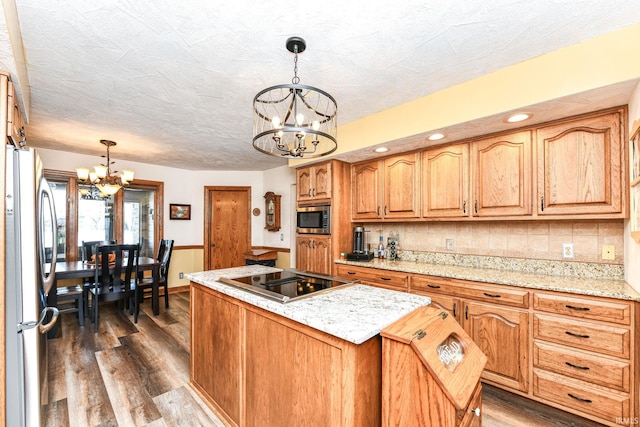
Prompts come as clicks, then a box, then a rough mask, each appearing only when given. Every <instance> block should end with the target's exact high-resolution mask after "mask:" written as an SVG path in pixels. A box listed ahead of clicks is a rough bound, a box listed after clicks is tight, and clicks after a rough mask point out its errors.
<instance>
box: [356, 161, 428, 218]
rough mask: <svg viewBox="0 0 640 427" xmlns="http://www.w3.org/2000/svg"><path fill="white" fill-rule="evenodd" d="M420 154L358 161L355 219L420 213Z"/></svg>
mask: <svg viewBox="0 0 640 427" xmlns="http://www.w3.org/2000/svg"><path fill="white" fill-rule="evenodd" d="M419 165H420V154H419V153H410V154H403V155H399V156H393V157H388V158H386V159H384V160H374V161H370V162H365V163H358V164H355V165H353V166H352V169H351V192H352V195H351V200H352V210H351V216H352V219H353V220H354V221H360V220H380V219H390V220H396V219H409V218H418V217H419V216H420V168H419Z"/></svg>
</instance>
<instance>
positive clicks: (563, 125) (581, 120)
mask: <svg viewBox="0 0 640 427" xmlns="http://www.w3.org/2000/svg"><path fill="white" fill-rule="evenodd" d="M625 121H626V109H625V108H622V107H621V108H616V109H611V110H606V111H604V112H598V113H593V114H588V115H583V116H580V117H577V118H574V119H571V120H567V121H561V122H558V123H555V124H551V125H549V126H544V127H540V128H537V129H536V131H535V135H536V137H535V139H536V149H537V169H538V170H537V176H538V179H537V188H538V200H537V203H536V204H537V213H538V215H540V216H551V215H581V216H583V215H585V216H589V217H607V218H624V217H626V215H627V213H626V198H625V197H626V188H627V183H626V178H625V170H626V158H627V157H626V151H625V149H624V147H625V142H624V141H625V137H624V131H625V129H626V126H625V125H624V123H625Z"/></svg>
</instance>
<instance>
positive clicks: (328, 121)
mask: <svg viewBox="0 0 640 427" xmlns="http://www.w3.org/2000/svg"><path fill="white" fill-rule="evenodd" d="M286 47H287V50H288V51H289V52H292V53H293V54H294V55H295V57H294V60H293V61H294V67H293V79H291V84H282V85H278V86H272V87H269V88H266V89H264V90H262V91H260V92H258V94H257V95H256V96H255V98H253V147H254V148H255V149H256V150H258V151H261V152H263V153H265V154H269V155H272V156H278V157H285V158H300V157H307V158H314V157H320V156H326V155H327V154H330V153H333V152H334V151H335V150H336V149H337V148H338V143H337V141H336V135H337V127H338V123H337V118H338V105H337V104H336V100H335V99H334V98H333V97H332V96H331V95H329V94H328V93H327V92H325V91H323V90H320V89H317V88H315V87H312V86H306V85H301V84H300V77H298V54H300V53H302V52H304V50H305V49H306V43H305V41H304V39H302V38H301V37H290V38H288V39H287V43H286Z"/></svg>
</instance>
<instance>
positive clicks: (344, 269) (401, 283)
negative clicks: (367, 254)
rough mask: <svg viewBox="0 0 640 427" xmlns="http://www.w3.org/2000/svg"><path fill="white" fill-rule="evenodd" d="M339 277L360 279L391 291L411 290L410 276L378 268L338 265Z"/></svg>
mask: <svg viewBox="0 0 640 427" xmlns="http://www.w3.org/2000/svg"><path fill="white" fill-rule="evenodd" d="M336 271H337V273H338V276H339V277H344V278H346V279H351V280H353V279H359V280H361V281H362V282H364V283H370V284H375V285H381V286H383V287H386V288H390V289H397V290H401V291H406V290H408V288H409V285H408V282H409V274H408V273H401V272H396V271H389V270H381V269H378V268H363V267H354V266H351V265H345V264H338V266H337V269H336Z"/></svg>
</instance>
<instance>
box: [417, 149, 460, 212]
mask: <svg viewBox="0 0 640 427" xmlns="http://www.w3.org/2000/svg"><path fill="white" fill-rule="evenodd" d="M422 188H423V191H422V216H424V217H426V218H453V217H465V216H469V206H470V203H469V144H454V145H447V146H445V147H437V148H431V149H429V150H426V151H424V152H423V153H422Z"/></svg>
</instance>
